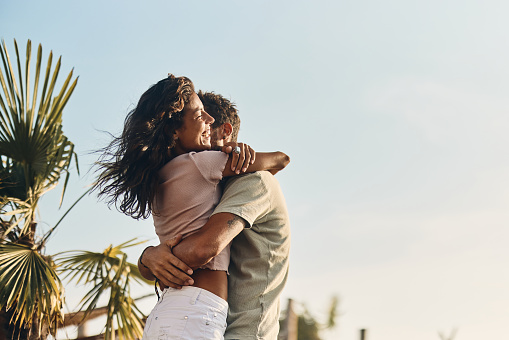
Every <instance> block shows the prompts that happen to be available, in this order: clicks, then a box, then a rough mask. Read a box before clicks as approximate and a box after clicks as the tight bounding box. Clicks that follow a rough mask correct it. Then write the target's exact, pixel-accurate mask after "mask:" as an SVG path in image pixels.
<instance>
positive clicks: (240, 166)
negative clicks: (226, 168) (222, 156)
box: [221, 142, 256, 174]
mask: <svg viewBox="0 0 509 340" xmlns="http://www.w3.org/2000/svg"><path fill="white" fill-rule="evenodd" d="M237 147H239V149H240V153H236V152H235V150H236V148H237ZM237 150H238V149H237ZM221 151H223V152H224V153H228V154H231V158H232V166H231V169H232V171H233V172H235V173H236V174H240V172H241V171H242V172H246V170H247V168H248V167H249V166H250V165H251V164H253V163H254V161H255V158H256V152H255V151H254V150H253V148H252V147H250V146H249V145H247V144H244V143H235V142H228V143H225V145H224V146H223V148H222V149H221Z"/></svg>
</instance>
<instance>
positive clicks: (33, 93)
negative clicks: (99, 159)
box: [0, 40, 142, 339]
mask: <svg viewBox="0 0 509 340" xmlns="http://www.w3.org/2000/svg"><path fill="white" fill-rule="evenodd" d="M14 47H15V52H16V60H15V62H16V64H17V72H15V71H14V68H13V67H12V63H11V58H10V56H9V54H8V52H7V48H6V45H5V42H4V41H3V40H2V44H1V45H0V56H1V58H2V63H3V71H2V69H1V68H0V85H1V87H2V91H0V159H1V162H0V287H1V288H0V323H3V325H0V339H2V336H3V337H9V339H11V338H13V337H15V336H17V337H18V338H21V339H45V338H46V336H47V335H48V334H55V333H56V330H57V329H58V327H59V325H62V324H63V321H64V320H63V319H64V314H63V312H62V305H63V301H64V290H63V284H62V282H61V280H60V278H59V276H58V274H62V273H65V271H70V272H71V273H73V275H77V274H76V273H77V272H78V271H84V272H86V273H87V274H86V275H85V276H81V277H80V279H78V281H80V280H84V281H81V282H92V283H93V284H94V287H95V289H92V291H90V292H89V293H88V294H87V295H86V296H85V300H84V301H85V302H88V305H87V311H88V312H90V310H91V309H92V308H95V303H96V302H97V299H98V297H99V296H101V295H102V294H104V293H105V292H109V293H110V305H109V306H108V308H109V309H108V324H107V326H106V332H105V333H106V336H109V337H110V338H111V334H114V333H115V331H114V328H113V327H114V322H113V321H112V320H113V319H114V318H117V322H116V323H117V326H118V327H119V328H120V330H119V331H118V334H119V335H120V336H122V335H123V334H125V335H126V336H129V337H131V335H135V336H139V335H140V334H141V333H140V317H141V316H142V314H140V312H139V311H138V310H137V309H136V305H135V304H134V303H133V301H132V299H131V297H130V295H129V278H130V277H134V278H135V279H136V280H138V281H140V279H138V275H139V273H138V272H137V268H135V266H134V265H132V264H129V263H128V262H127V261H126V255H125V253H123V252H122V250H121V249H122V248H125V247H127V246H130V245H133V244H134V243H133V242H132V241H129V242H127V243H125V244H122V245H120V246H117V247H113V246H110V247H109V248H108V249H109V251H105V252H104V253H102V255H101V256H102V259H100V258H101V256H97V254H94V253H83V254H80V256H81V257H80V256H78V257H77V258H80V259H81V261H85V262H79V261H78V260H76V259H74V260H73V258H74V257H73V256H72V255H68V256H67V257H66V258H65V259H63V260H62V262H61V265H62V268H61V269H59V268H57V264H55V262H54V259H53V257H52V256H47V255H45V254H44V251H45V245H46V242H47V241H48V239H49V236H50V235H51V233H52V232H53V231H54V230H55V228H56V227H57V226H58V225H59V224H60V221H59V222H58V223H57V224H56V225H55V226H54V227H53V228H51V229H50V230H49V231H48V232H47V233H46V234H43V235H40V236H39V237H36V235H37V232H38V230H37V215H36V212H37V208H38V203H39V200H40V198H41V197H42V196H43V195H44V194H45V193H46V192H48V191H49V190H51V189H53V188H55V187H56V185H57V184H58V182H59V180H60V179H61V178H62V177H63V176H65V179H64V183H63V189H62V195H61V199H60V204H61V203H62V200H63V197H64V193H65V190H66V187H67V182H68V179H69V171H70V167H71V164H72V163H73V160H74V163H75V164H76V169H77V170H78V160H77V155H76V153H75V151H74V144H73V143H72V142H70V141H69V140H68V138H67V137H66V136H65V135H64V133H63V130H62V112H63V109H64V107H65V105H66V104H67V102H68V101H69V98H70V96H71V94H72V93H73V91H74V89H75V87H76V84H77V81H78V78H77V77H76V78H74V79H73V71H72V70H71V72H70V73H69V74H68V75H67V77H66V79H65V80H64V82H63V84H62V85H61V87H60V88H59V89H57V78H58V75H59V72H60V66H61V57H60V58H59V59H58V61H57V63H56V64H55V65H54V66H53V53H52V52H50V54H49V56H48V60H47V63H46V69H45V72H44V73H43V74H42V72H41V70H42V68H43V64H42V47H41V45H39V47H38V49H37V57H36V60H35V78H34V80H33V87H31V81H32V79H31V77H30V75H31V73H30V72H31V52H32V48H31V41H30V40H28V42H27V46H26V60H25V63H24V67H23V66H22V63H21V58H20V53H19V49H18V45H17V43H16V40H14ZM39 85H41V86H39ZM78 173H79V171H78ZM85 194H86V193H85ZM85 194H84V195H85ZM84 195H83V196H84ZM83 196H82V197H83ZM80 199H81V198H80ZM78 201H79V200H78ZM73 206H74V205H73ZM66 214H67V212H66V213H65V214H64V216H65V215H66ZM86 261H88V262H86ZM93 261H99V262H97V265H96V267H93V268H95V270H96V271H95V272H94V274H93V275H92V274H91V273H92V272H91V271H90V270H92V267H87V266H86V265H85V264H84V263H88V264H90V263H92V262H93ZM80 263H82V265H80ZM64 275H65V274H64ZM90 275H92V276H90ZM73 277H76V276H73ZM2 326H3V327H2ZM13 334H14V335H13ZM132 338H134V336H133V337H132Z"/></svg>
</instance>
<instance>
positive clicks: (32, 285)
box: [0, 243, 64, 334]
mask: <svg viewBox="0 0 509 340" xmlns="http://www.w3.org/2000/svg"><path fill="white" fill-rule="evenodd" d="M0 287H2V289H1V290H0V308H5V309H6V310H11V309H14V311H15V313H14V316H13V320H11V323H13V324H16V325H18V326H19V327H21V326H22V325H25V324H32V321H33V319H34V318H36V319H37V320H38V321H39V322H38V323H39V325H41V326H42V325H43V324H45V325H48V326H49V327H50V332H51V333H52V334H55V332H56V329H57V326H58V325H59V324H61V323H62V322H63V314H62V312H61V309H62V303H63V299H64V297H63V294H64V288H63V285H62V283H61V281H60V279H59V278H58V276H57V273H56V272H55V269H54V268H53V266H52V264H51V263H48V261H47V260H46V259H45V258H43V256H41V254H39V253H38V252H37V251H35V250H34V249H32V248H31V247H28V246H25V245H20V244H14V243H3V244H0Z"/></svg>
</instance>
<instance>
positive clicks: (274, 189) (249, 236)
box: [214, 171, 290, 340]
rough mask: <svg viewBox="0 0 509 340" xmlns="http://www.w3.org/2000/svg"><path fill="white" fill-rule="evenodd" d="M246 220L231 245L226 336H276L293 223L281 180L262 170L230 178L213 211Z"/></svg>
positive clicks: (228, 337)
mask: <svg viewBox="0 0 509 340" xmlns="http://www.w3.org/2000/svg"><path fill="white" fill-rule="evenodd" d="M220 212H227V213H231V214H235V215H237V216H240V217H242V218H243V219H245V220H246V221H247V222H248V223H249V225H251V228H248V229H245V230H244V231H242V232H241V233H240V234H239V235H238V236H237V237H236V238H235V239H234V241H233V244H232V247H231V262H230V268H229V271H230V276H229V278H228V282H229V284H228V294H229V298H228V303H229V313H228V328H227V330H226V334H225V339H274V340H275V339H277V334H278V331H279V322H278V319H279V296H280V295H281V292H282V290H283V288H284V285H285V283H286V280H287V276H288V255H289V251H290V223H289V218H288V212H287V209H286V203H285V200H284V197H283V194H282V192H281V189H280V187H279V184H278V182H277V180H276V179H275V178H274V176H272V175H271V174H270V173H269V172H266V171H261V172H256V173H254V174H248V175H244V176H239V177H235V178H232V179H230V180H229V181H228V183H227V185H226V187H225V190H224V193H223V197H222V199H221V202H220V203H219V205H218V206H217V207H216V209H215V211H214V214H217V213H220Z"/></svg>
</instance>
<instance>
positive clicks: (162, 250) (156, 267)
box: [138, 213, 248, 288]
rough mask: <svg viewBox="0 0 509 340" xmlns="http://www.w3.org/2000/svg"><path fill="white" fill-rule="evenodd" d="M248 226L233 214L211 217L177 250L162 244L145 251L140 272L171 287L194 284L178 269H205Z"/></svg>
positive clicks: (181, 243)
mask: <svg viewBox="0 0 509 340" xmlns="http://www.w3.org/2000/svg"><path fill="white" fill-rule="evenodd" d="M246 226H248V223H247V222H246V221H245V220H244V219H243V218H241V217H239V216H237V215H234V214H230V213H218V214H215V215H212V216H211V217H210V219H209V221H208V222H207V223H206V224H205V225H204V226H203V227H202V228H201V229H200V230H199V231H198V232H196V233H194V234H192V235H191V236H189V237H186V238H185V239H184V240H183V241H181V242H180V243H178V244H176V245H175V246H174V247H173V245H171V244H168V245H165V244H160V245H159V246H157V247H151V248H148V249H147V250H145V253H144V254H143V258H142V261H143V263H142V264H140V263H138V267H139V268H140V272H141V271H142V270H143V272H142V275H143V276H144V277H146V278H148V279H150V278H149V277H147V276H152V279H154V278H153V277H154V276H155V277H157V278H158V279H159V281H160V283H162V284H163V285H165V286H168V287H173V288H179V287H180V286H184V285H191V284H192V283H193V282H192V279H191V278H189V277H188V276H187V275H186V274H185V273H183V272H182V271H181V270H180V269H179V268H182V264H187V265H188V266H189V267H192V268H195V269H196V268H199V267H201V266H203V265H204V264H206V263H208V262H209V261H210V260H211V259H212V258H213V257H214V256H216V255H217V254H219V253H220V252H221V251H222V250H223V249H224V248H225V247H226V246H227V245H228V244H229V243H230V242H231V241H232V240H233V239H234V238H235V236H237V235H238V234H239V233H240V232H241V231H242V230H243V229H244V228H245V227H246ZM172 241H173V240H172ZM170 242H171V241H170ZM173 243H174V242H173ZM172 247H173V249H172ZM173 254H175V255H173ZM138 262H139V261H138ZM181 263H182V264H181ZM145 275H147V276H145ZM190 280H191V281H190Z"/></svg>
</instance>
